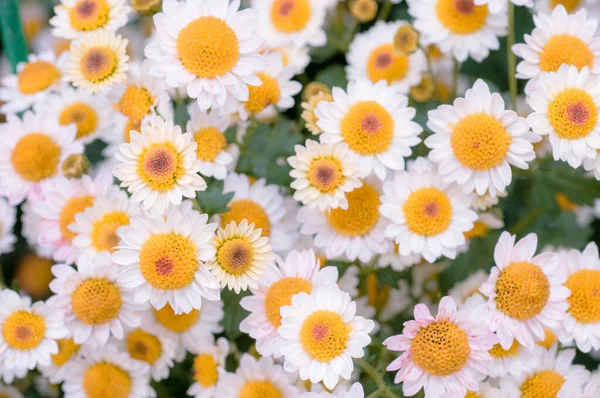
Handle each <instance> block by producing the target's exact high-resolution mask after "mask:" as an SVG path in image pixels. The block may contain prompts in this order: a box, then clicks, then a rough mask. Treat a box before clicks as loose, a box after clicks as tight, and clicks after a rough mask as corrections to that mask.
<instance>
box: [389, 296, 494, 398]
mask: <svg viewBox="0 0 600 398" xmlns="http://www.w3.org/2000/svg"><path fill="white" fill-rule="evenodd" d="M414 317H415V320H413V321H408V322H405V323H404V329H403V330H402V334H400V335H397V336H392V337H389V338H387V339H386V340H385V341H384V342H383V344H384V345H385V346H386V347H387V348H388V349H389V350H392V351H404V353H403V354H402V355H401V356H400V357H398V358H397V359H395V360H394V361H393V362H392V363H390V364H389V365H388V367H387V370H388V371H393V370H398V373H397V374H396V377H395V379H394V382H395V383H396V384H397V383H400V382H402V383H403V384H402V392H403V393H404V395H407V396H412V395H415V394H416V393H417V392H418V391H419V390H421V389H424V390H425V397H426V398H435V397H440V396H442V395H443V394H445V393H455V394H457V395H456V396H466V394H467V391H468V390H470V391H478V389H479V382H480V380H481V379H483V377H484V376H485V373H483V372H485V369H486V368H487V365H488V363H489V360H490V355H489V353H488V350H490V349H491V348H492V347H493V345H494V344H495V343H496V342H497V338H496V336H495V335H494V334H493V333H491V332H490V330H489V329H488V328H487V327H485V326H484V325H482V324H479V323H476V322H474V321H471V320H470V319H469V313H468V312H464V311H457V310H456V303H455V302H454V300H453V299H452V297H450V296H446V297H443V298H442V299H441V301H440V304H439V309H438V313H437V315H436V316H435V317H433V316H432V315H431V313H430V312H429V309H428V308H427V306H425V304H417V305H416V306H415V310H414ZM459 394H461V395H459Z"/></svg>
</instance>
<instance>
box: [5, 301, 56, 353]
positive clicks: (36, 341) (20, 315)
mask: <svg viewBox="0 0 600 398" xmlns="http://www.w3.org/2000/svg"><path fill="white" fill-rule="evenodd" d="M45 334H46V321H45V320H44V317H42V316H41V315H38V314H34V313H31V312H29V311H23V310H21V311H15V312H13V313H12V314H10V315H9V316H8V317H7V318H6V319H5V320H4V325H2V337H4V341H5V342H6V344H7V345H8V346H9V347H11V348H13V349H15V350H31V349H33V348H36V347H37V346H39V345H40V344H41V343H42V341H43V340H44V336H45Z"/></svg>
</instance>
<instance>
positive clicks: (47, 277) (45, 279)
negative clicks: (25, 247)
mask: <svg viewBox="0 0 600 398" xmlns="http://www.w3.org/2000/svg"><path fill="white" fill-rule="evenodd" d="M53 265H54V261H52V260H50V259H49V258H44V257H40V256H38V255H37V254H35V253H30V254H27V255H25V256H23V257H22V258H20V259H19V263H18V264H17V269H16V270H15V280H16V281H17V284H18V285H19V288H20V289H21V291H23V292H26V293H27V294H29V295H30V296H31V297H32V298H33V299H40V298H44V297H46V296H48V295H50V286H49V284H50V282H52V280H53V279H54V275H52V270H51V269H52V266H53Z"/></svg>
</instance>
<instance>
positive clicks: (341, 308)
mask: <svg viewBox="0 0 600 398" xmlns="http://www.w3.org/2000/svg"><path fill="white" fill-rule="evenodd" d="M280 312H281V326H280V327H279V330H278V333H279V335H280V336H281V337H283V339H284V342H283V344H281V346H279V347H277V348H276V349H277V351H278V352H280V353H281V354H283V355H284V356H285V362H284V365H283V366H284V369H285V370H286V371H288V372H296V371H299V377H300V379H301V380H309V379H310V381H311V382H312V383H318V382H320V381H323V383H324V384H325V387H327V388H328V389H333V388H334V387H335V386H336V385H337V383H338V381H339V379H340V377H342V378H344V379H349V378H350V376H351V373H352V370H353V369H354V363H353V362H352V358H362V357H363V356H364V351H363V348H364V347H366V346H367V345H369V343H370V342H371V337H370V336H369V333H370V332H371V331H372V330H373V327H374V326H375V323H374V322H373V321H371V320H369V319H364V318H363V317H360V316H356V315H355V314H356V303H354V302H353V301H352V300H351V299H350V295H349V294H348V293H345V292H342V291H341V290H339V289H338V288H337V287H336V286H328V287H319V288H316V289H313V290H312V292H311V293H310V294H308V293H306V292H300V293H298V294H296V295H294V296H293V297H292V304H291V305H289V306H284V307H281V309H280Z"/></svg>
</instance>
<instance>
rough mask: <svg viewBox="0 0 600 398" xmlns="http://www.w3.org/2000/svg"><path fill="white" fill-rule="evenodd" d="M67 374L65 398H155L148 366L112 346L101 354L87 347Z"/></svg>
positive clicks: (108, 345) (72, 363) (107, 347)
mask: <svg viewBox="0 0 600 398" xmlns="http://www.w3.org/2000/svg"><path fill="white" fill-rule="evenodd" d="M65 374H66V377H65V382H64V384H63V386H62V389H63V392H64V394H65V398H86V397H122V398H153V397H156V392H155V391H154V389H152V387H150V378H149V377H148V375H149V369H148V365H147V364H145V363H143V362H140V361H136V360H134V359H131V358H130V357H129V355H128V354H127V353H126V352H120V351H119V350H118V349H117V347H116V346H115V345H113V344H106V345H104V346H103V347H102V349H101V350H99V349H97V348H94V347H90V346H84V347H83V348H82V356H81V357H80V358H78V359H77V360H75V361H72V362H71V363H70V364H69V366H68V367H67V370H66V372H65Z"/></svg>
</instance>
